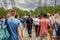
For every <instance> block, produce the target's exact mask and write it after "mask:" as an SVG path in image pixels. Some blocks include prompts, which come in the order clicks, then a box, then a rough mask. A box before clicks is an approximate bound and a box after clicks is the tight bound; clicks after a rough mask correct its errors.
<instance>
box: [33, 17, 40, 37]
mask: <svg viewBox="0 0 60 40" xmlns="http://www.w3.org/2000/svg"><path fill="white" fill-rule="evenodd" d="M39 21H40V19H39V18H38V16H35V18H33V24H34V26H35V32H36V37H37V36H38V30H39Z"/></svg>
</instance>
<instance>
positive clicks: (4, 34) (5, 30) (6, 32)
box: [0, 21, 10, 40]
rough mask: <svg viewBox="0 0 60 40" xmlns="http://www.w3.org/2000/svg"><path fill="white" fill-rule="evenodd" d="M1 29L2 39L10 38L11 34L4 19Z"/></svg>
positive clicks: (0, 35)
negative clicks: (4, 23)
mask: <svg viewBox="0 0 60 40" xmlns="http://www.w3.org/2000/svg"><path fill="white" fill-rule="evenodd" d="M0 25H1V29H0V39H1V40H4V39H5V40H8V39H9V37H10V34H9V32H8V30H7V28H6V26H4V25H3V21H0Z"/></svg>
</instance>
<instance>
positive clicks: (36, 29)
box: [35, 25, 39, 36]
mask: <svg viewBox="0 0 60 40" xmlns="http://www.w3.org/2000/svg"><path fill="white" fill-rule="evenodd" d="M35 32H36V36H38V34H39V33H38V32H39V27H38V25H35Z"/></svg>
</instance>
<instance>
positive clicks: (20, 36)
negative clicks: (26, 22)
mask: <svg viewBox="0 0 60 40" xmlns="http://www.w3.org/2000/svg"><path fill="white" fill-rule="evenodd" d="M18 36H19V40H23V38H22V35H21V29H20V27H18Z"/></svg>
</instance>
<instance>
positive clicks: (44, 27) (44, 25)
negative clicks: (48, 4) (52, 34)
mask: <svg viewBox="0 0 60 40" xmlns="http://www.w3.org/2000/svg"><path fill="white" fill-rule="evenodd" d="M49 26H50V21H49V20H48V19H47V14H46V13H44V14H43V18H42V19H41V20H40V22H39V28H40V32H39V33H40V40H49V39H48V37H49V35H48V28H49Z"/></svg>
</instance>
